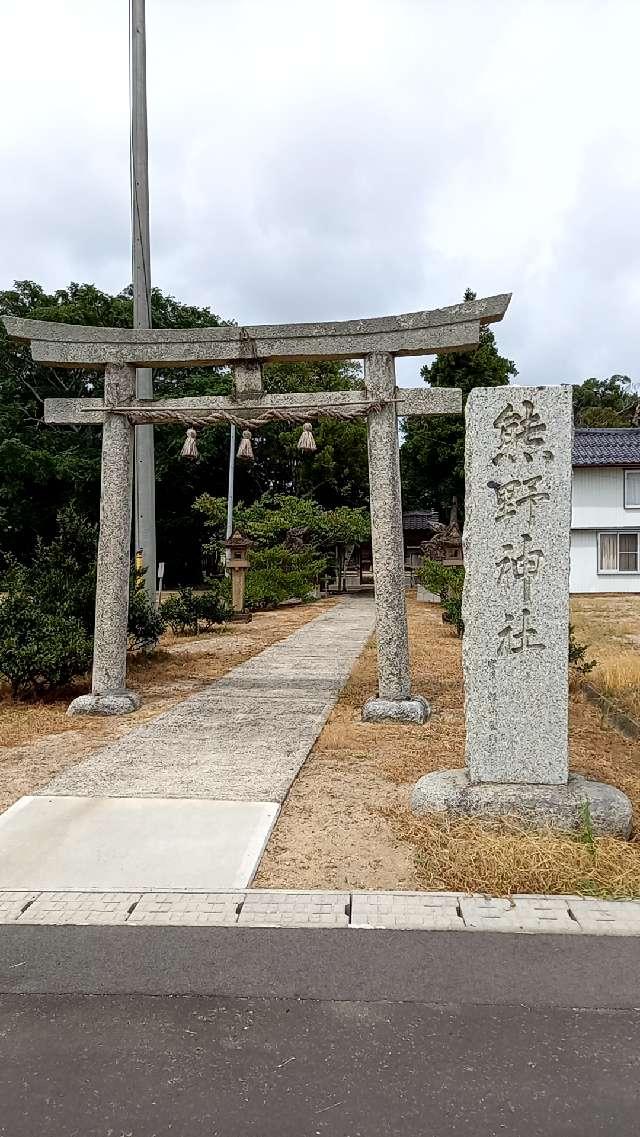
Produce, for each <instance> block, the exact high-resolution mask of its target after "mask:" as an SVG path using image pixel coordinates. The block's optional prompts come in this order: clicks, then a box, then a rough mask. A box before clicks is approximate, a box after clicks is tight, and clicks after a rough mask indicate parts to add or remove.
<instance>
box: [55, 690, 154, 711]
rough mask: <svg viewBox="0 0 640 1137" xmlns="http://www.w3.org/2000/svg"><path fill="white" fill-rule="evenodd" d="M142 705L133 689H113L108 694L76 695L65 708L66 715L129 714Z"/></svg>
mask: <svg viewBox="0 0 640 1137" xmlns="http://www.w3.org/2000/svg"><path fill="white" fill-rule="evenodd" d="M141 706H142V699H141V698H140V696H139V695H136V693H135V691H126V690H125V691H114V692H113V693H112V694H109V695H78V697H77V699H74V700H73V702H72V703H70V704H69V706H68V708H67V714H68V715H130V714H131V712H132V711H137V710H138V708H139V707H141Z"/></svg>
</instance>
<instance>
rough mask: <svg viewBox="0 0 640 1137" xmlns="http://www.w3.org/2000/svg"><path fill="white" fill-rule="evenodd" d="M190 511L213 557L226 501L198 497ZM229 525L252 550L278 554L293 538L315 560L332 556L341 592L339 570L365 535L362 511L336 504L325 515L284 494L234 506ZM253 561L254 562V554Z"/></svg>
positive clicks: (309, 501) (306, 502) (367, 531)
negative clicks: (201, 523)
mask: <svg viewBox="0 0 640 1137" xmlns="http://www.w3.org/2000/svg"><path fill="white" fill-rule="evenodd" d="M194 509H195V510H197V511H198V512H200V513H202V514H203V515H204V517H205V518H206V521H205V525H206V527H207V529H208V530H209V532H210V533H211V535H212V540H211V542H210V544H209V545H208V546H207V548H208V550H210V551H211V552H215V550H216V549H218V548H219V547H220V542H221V536H222V533H223V532H224V525H225V522H226V501H225V499H224V498H221V497H212V496H211V495H210V494H203V495H202V497H199V498H198V499H197V500H196V501H195V503H194ZM234 526H235V527H237V528H238V529H239V530H240V531H241V532H242V533H243V534H245V535H246V536H247V537H251V539H252V540H253V541H254V542H255V546H256V549H257V550H258V551H262V550H271V551H274V550H276V549H280V550H282V549H284V548H285V543H286V542H287V541H291V538H292V536H295V537H296V543H299V545H300V547H302V546H307V547H309V548H311V549H314V550H315V552H316V554H317V555H318V556H322V555H323V554H328V553H330V554H331V555H332V556H334V557H335V564H336V572H337V575H338V580H339V581H340V583H341V585H342V586H343V587H344V572H345V565H346V563H347V561H348V559H349V557H350V556H351V553H352V551H353V549H354V547H355V545H358V544H360V543H361V542H362V541H367V540H368V539H369V537H370V536H371V518H370V516H369V511H368V510H367V509H364V508H355V509H353V508H351V506H348V505H339V506H337V507H336V508H335V509H329V510H325V509H323V508H322V506H320V505H318V503H317V502H316V501H314V500H313V499H312V498H299V497H293V496H292V495H290V494H276V495H274V496H272V495H271V494H263V496H262V497H261V498H259V500H258V501H255V502H253V504H252V505H248V506H246V505H242V504H240V505H238V506H237V507H236V510H235V513H234ZM253 559H254V561H255V560H256V557H255V555H254V557H253Z"/></svg>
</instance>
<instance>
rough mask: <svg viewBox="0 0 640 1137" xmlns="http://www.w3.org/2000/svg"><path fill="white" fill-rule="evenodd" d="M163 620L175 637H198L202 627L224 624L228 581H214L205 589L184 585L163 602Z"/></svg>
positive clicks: (226, 610)
mask: <svg viewBox="0 0 640 1137" xmlns="http://www.w3.org/2000/svg"><path fill="white" fill-rule="evenodd" d="M161 613H162V619H163V621H164V623H165V624H169V625H170V627H171V631H172V632H173V634H174V635H176V636H197V635H198V634H199V632H200V631H202V627H203V626H204V628H205V629H209V628H211V627H212V626H213V625H214V624H222V623H224V621H225V620H226V619H227V618H228V616H229V600H228V589H227V587H226V582H225V581H212V582H211V583H210V586H209V587H208V588H207V589H205V591H203V592H196V591H195V590H194V589H193V588H189V587H187V588H181V589H180V590H179V592H178V593H177V594H176V595H175V596H168V597H167V599H166V600H165V601H164V603H163V604H162V608H161Z"/></svg>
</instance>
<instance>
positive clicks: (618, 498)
mask: <svg viewBox="0 0 640 1137" xmlns="http://www.w3.org/2000/svg"><path fill="white" fill-rule="evenodd" d="M571 527H572V528H573V529H640V509H625V508H624V470H622V469H617V468H615V467H611V466H609V467H602V466H595V467H585V468H584V469H581V468H580V467H578V468H575V467H574V470H573V485H572V513H571Z"/></svg>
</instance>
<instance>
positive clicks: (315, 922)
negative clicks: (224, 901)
mask: <svg viewBox="0 0 640 1137" xmlns="http://www.w3.org/2000/svg"><path fill="white" fill-rule="evenodd" d="M349 900H350V895H349V893H348V892H284V891H283V892H279V891H273V892H267V891H262V890H258V889H256V890H255V891H252V892H247V893H246V895H245V900H244V904H243V905H242V910H241V912H240V916H239V917H238V926H239V927H254V928H255V927H261V928H304V927H314V928H346V927H348V926H349V917H348V915H347V910H348V905H349Z"/></svg>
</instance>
